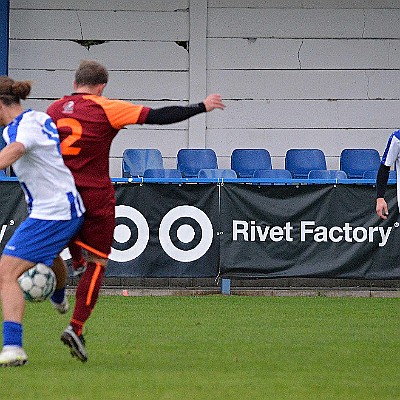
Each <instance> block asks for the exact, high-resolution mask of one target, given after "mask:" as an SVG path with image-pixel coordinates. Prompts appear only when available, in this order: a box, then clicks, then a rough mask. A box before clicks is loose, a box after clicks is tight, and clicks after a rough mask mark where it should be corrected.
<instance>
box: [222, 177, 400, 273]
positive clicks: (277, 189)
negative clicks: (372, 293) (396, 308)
mask: <svg viewBox="0 0 400 400" xmlns="http://www.w3.org/2000/svg"><path fill="white" fill-rule="evenodd" d="M375 193H376V189H375V187H373V186H367V185H297V186H295V185H285V186H277V185H274V186H271V185H268V186H256V185H236V184H225V185H224V186H223V187H222V188H221V231H222V232H221V235H220V246H221V250H220V259H221V275H222V276H242V277H324V278H366V279H387V278H395V279H399V278H400V246H399V243H400V229H398V227H399V222H398V209H397V203H396V193H395V188H394V187H389V188H388V191H387V199H389V200H388V205H389V210H390V215H389V218H388V219H387V220H386V221H382V220H380V219H379V218H378V216H377V215H376V213H375Z"/></svg>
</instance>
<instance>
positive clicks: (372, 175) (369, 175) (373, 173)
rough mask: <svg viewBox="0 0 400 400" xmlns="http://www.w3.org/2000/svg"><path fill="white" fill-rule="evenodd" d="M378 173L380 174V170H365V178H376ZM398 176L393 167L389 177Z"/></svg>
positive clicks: (394, 177)
mask: <svg viewBox="0 0 400 400" xmlns="http://www.w3.org/2000/svg"><path fill="white" fill-rule="evenodd" d="M377 175H378V170H370V171H365V172H364V173H363V179H376V176H377ZM396 178H397V172H396V171H395V170H393V169H392V170H390V171H389V179H396Z"/></svg>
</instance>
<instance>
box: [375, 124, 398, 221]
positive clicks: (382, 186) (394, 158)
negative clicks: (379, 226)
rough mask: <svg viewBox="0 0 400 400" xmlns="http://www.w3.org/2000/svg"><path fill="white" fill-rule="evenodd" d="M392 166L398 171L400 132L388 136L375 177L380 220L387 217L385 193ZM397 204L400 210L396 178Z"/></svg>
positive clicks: (377, 208) (377, 211) (377, 210)
mask: <svg viewBox="0 0 400 400" xmlns="http://www.w3.org/2000/svg"><path fill="white" fill-rule="evenodd" d="M394 164H396V170H397V171H400V130H399V131H395V132H393V133H392V134H391V135H390V137H389V140H388V142H387V144H386V149H385V151H384V153H383V156H382V160H381V165H380V166H379V170H378V175H377V177H376V213H377V214H378V216H379V217H380V218H382V219H387V217H388V215H389V209H388V206H387V203H386V200H385V193H386V188H387V182H388V179H389V172H390V167H391V166H392V165H394ZM397 203H398V205H399V209H400V180H399V178H397Z"/></svg>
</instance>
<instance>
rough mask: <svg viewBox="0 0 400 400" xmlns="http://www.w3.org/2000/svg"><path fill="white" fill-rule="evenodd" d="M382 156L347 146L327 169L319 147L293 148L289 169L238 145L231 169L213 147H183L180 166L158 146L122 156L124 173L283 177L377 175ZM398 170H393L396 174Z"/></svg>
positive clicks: (288, 156) (263, 151)
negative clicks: (166, 160)
mask: <svg viewBox="0 0 400 400" xmlns="http://www.w3.org/2000/svg"><path fill="white" fill-rule="evenodd" d="M379 165H380V156H379V153H378V151H377V150H375V149H345V150H343V151H342V152H341V154H340V167H339V169H337V170H332V169H327V165H326V158H325V154H324V152H323V151H322V150H319V149H289V150H288V151H287V152H286V156H285V169H274V168H272V161H271V155H270V153H269V152H268V150H266V149H235V150H233V152H232V154H231V169H219V168H218V162H217V155H216V153H215V151H214V150H212V149H180V150H179V151H178V153H177V168H176V169H166V168H164V164H163V158H162V155H161V152H160V150H158V149H126V150H125V151H124V153H123V157H122V176H123V177H145V178H181V177H186V178H236V177H238V178H283V179H291V178H295V179H347V178H350V179H359V178H364V179H375V178H376V174H377V171H378V169H379ZM395 177H396V172H395V171H391V172H390V178H395Z"/></svg>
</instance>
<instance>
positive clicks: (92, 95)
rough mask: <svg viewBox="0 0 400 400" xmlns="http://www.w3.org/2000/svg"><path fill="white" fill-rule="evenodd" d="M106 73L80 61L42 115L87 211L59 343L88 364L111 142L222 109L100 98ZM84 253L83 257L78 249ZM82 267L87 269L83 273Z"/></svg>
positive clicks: (104, 254) (109, 234)
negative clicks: (139, 127)
mask: <svg viewBox="0 0 400 400" xmlns="http://www.w3.org/2000/svg"><path fill="white" fill-rule="evenodd" d="M107 82H108V71H107V69H106V68H105V67H104V66H103V65H101V64H99V63H98V62H95V61H82V62H81V64H80V66H79V67H78V69H77V71H76V73H75V81H74V91H75V92H74V93H73V94H71V95H68V96H64V97H63V98H62V99H60V100H57V101H56V102H54V103H53V104H52V105H50V107H49V108H48V110H47V112H48V114H49V115H50V116H51V118H52V119H53V121H54V122H55V123H56V124H57V128H58V131H59V135H60V141H61V151H62V155H63V158H64V162H65V164H66V165H67V167H68V168H69V169H70V170H71V172H72V174H73V176H74V178H75V183H76V186H77V189H78V191H79V193H80V195H81V197H82V199H83V202H84V205H85V207H86V214H85V220H84V224H83V227H82V229H81V231H80V233H79V237H78V238H77V240H76V241H75V243H71V244H70V246H69V249H70V252H71V256H72V259H73V268H74V269H75V270H77V269H79V268H80V269H81V270H84V272H83V274H82V277H81V279H80V281H79V283H78V286H77V290H76V304H75V309H74V312H73V315H72V318H71V321H70V325H69V326H68V327H67V328H66V329H65V331H64V332H63V334H62V336H61V340H62V341H63V342H64V344H66V345H67V346H69V348H70V351H71V354H72V355H73V356H74V357H77V358H78V359H80V360H81V361H83V362H85V361H87V353H86V349H85V341H84V338H83V335H82V330H83V326H84V324H85V322H86V321H87V320H88V318H89V316H90V314H91V312H92V310H93V308H94V306H95V304H96V301H97V298H98V294H99V290H100V286H101V282H102V279H103V275H104V269H105V266H106V264H107V260H108V255H109V254H110V252H111V245H112V241H113V235H114V227H115V197H114V189H113V186H112V184H111V180H110V176H109V153H110V146H111V142H112V140H113V139H114V137H115V136H116V135H117V133H118V131H119V130H120V129H121V128H123V127H124V126H126V125H131V124H159V125H163V124H172V123H175V122H179V121H183V120H185V119H188V118H190V117H192V116H194V115H197V114H200V113H203V112H209V111H213V110H214V109H221V110H222V109H224V108H225V105H224V104H223V102H222V100H221V96H220V95H218V94H211V95H209V96H207V97H206V99H205V100H203V101H202V102H201V103H198V104H189V105H188V106H168V107H162V108H158V109H153V108H149V107H144V106H142V105H134V104H131V103H129V102H126V101H121V100H111V99H108V98H106V97H103V96H102V93H103V90H104V88H105V86H106V84H107ZM81 248H84V249H85V250H86V252H87V260H85V259H84V258H83V255H82V249H81ZM85 267H86V269H84V268H85Z"/></svg>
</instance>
